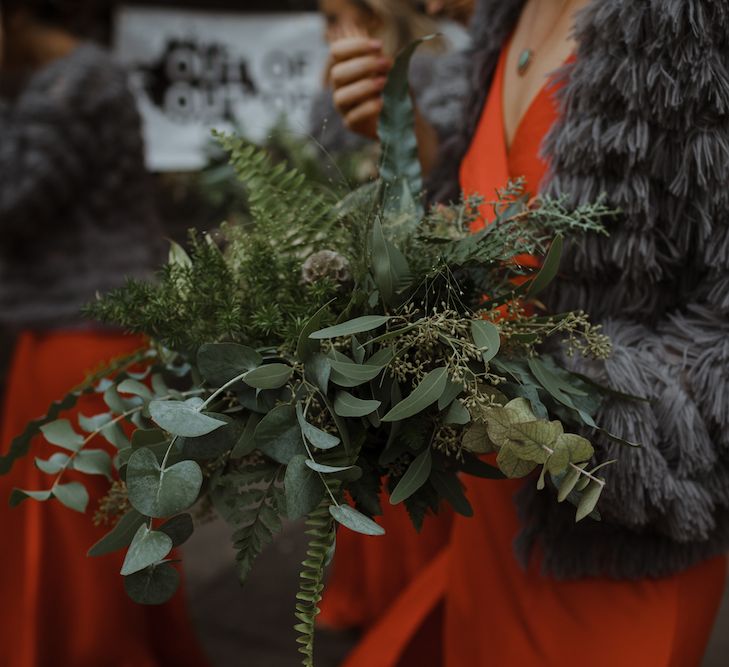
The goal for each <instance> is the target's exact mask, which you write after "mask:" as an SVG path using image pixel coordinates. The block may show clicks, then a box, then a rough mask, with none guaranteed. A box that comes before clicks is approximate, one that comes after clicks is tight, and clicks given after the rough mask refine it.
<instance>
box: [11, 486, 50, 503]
mask: <svg viewBox="0 0 729 667" xmlns="http://www.w3.org/2000/svg"><path fill="white" fill-rule="evenodd" d="M52 497H53V493H52V491H50V490H48V491H25V490H24V489H13V491H12V493H11V494H10V507H17V506H18V505H20V503H22V502H23V501H24V500H28V499H29V498H30V499H31V500H37V501H39V502H44V501H46V500H49V499H50V498H52Z"/></svg>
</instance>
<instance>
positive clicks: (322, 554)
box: [294, 498, 334, 667]
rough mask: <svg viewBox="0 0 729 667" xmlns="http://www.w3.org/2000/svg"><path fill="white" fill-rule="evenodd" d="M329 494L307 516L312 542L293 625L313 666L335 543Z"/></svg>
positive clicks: (301, 650) (309, 665)
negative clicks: (318, 619)
mask: <svg viewBox="0 0 729 667" xmlns="http://www.w3.org/2000/svg"><path fill="white" fill-rule="evenodd" d="M330 504H331V502H330V500H329V499H328V498H327V499H326V500H324V501H322V503H321V505H320V506H319V507H318V508H317V509H316V510H314V512H312V513H311V514H310V515H309V517H308V519H307V520H306V526H307V531H306V534H307V535H308V536H309V538H310V539H309V545H308V548H307V550H306V560H304V562H303V563H302V568H303V569H302V570H301V573H300V575H299V592H298V593H297V594H296V600H297V603H296V618H297V620H298V621H299V622H298V623H297V624H296V625H295V626H294V629H295V630H296V631H297V632H298V633H299V637H297V638H296V641H297V643H298V644H299V653H301V654H302V655H303V657H304V658H303V663H302V664H303V667H314V625H315V619H316V617H317V615H318V614H319V602H320V601H321V596H322V591H323V590H324V569H325V567H326V563H327V562H328V560H329V557H330V554H331V550H332V548H333V546H334V520H333V519H332V517H331V515H330V514H329V505H330Z"/></svg>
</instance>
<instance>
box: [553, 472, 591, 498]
mask: <svg viewBox="0 0 729 667" xmlns="http://www.w3.org/2000/svg"><path fill="white" fill-rule="evenodd" d="M586 465H587V464H586V463H583V464H582V465H579V466H577V467H575V468H573V467H572V466H570V467H569V468H568V469H567V472H566V473H565V474H564V477H562V481H561V482H560V484H559V493H558V494H557V500H558V501H559V502H560V503H562V502H564V501H565V500H567V496H569V495H570V493H572V491H573V489H574V488H575V486H576V485H577V482H578V481H579V480H580V470H582V469H584V468H585V466H586Z"/></svg>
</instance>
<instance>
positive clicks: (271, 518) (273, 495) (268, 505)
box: [212, 459, 285, 582]
mask: <svg viewBox="0 0 729 667" xmlns="http://www.w3.org/2000/svg"><path fill="white" fill-rule="evenodd" d="M283 468H284V467H283V466H280V465H276V464H272V463H270V462H268V461H265V460H258V459H254V460H251V461H248V462H244V463H243V464H242V467H241V468H240V469H239V470H237V471H234V472H228V473H226V474H225V475H224V476H221V477H220V478H219V479H218V480H217V481H216V484H215V487H214V489H213V490H212V497H213V502H214V503H215V507H216V509H217V510H218V512H219V513H220V514H221V515H222V516H223V518H224V519H225V520H226V521H227V522H228V523H229V524H230V525H232V526H233V527H234V528H235V532H234V533H233V546H234V547H235V550H236V563H237V569H238V576H239V577H240V580H241V582H244V581H245V580H246V579H247V578H248V575H249V574H250V572H251V570H252V568H253V564H254V563H255V560H256V558H257V557H258V556H259V555H260V553H261V552H262V551H263V549H264V548H265V547H266V546H267V545H268V544H270V543H271V542H272V541H273V538H274V536H275V535H276V533H278V532H279V531H280V530H281V516H282V515H283V512H284V507H285V505H284V503H285V499H284V495H283V490H282V482H283Z"/></svg>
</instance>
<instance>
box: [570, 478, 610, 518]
mask: <svg viewBox="0 0 729 667" xmlns="http://www.w3.org/2000/svg"><path fill="white" fill-rule="evenodd" d="M604 488H605V485H604V484H601V483H600V482H597V481H595V480H591V481H590V483H589V484H588V485H587V488H586V489H585V490H584V491H583V492H582V496H581V497H580V502H579V504H578V505H577V516H576V521H582V519H584V518H585V517H587V516H589V515H590V514H592V513H593V512H594V511H595V508H596V507H597V502H598V500H600V496H601V495H602V490H603V489H604Z"/></svg>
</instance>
